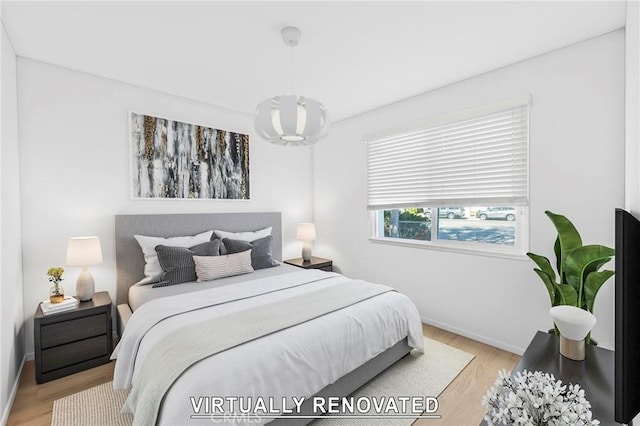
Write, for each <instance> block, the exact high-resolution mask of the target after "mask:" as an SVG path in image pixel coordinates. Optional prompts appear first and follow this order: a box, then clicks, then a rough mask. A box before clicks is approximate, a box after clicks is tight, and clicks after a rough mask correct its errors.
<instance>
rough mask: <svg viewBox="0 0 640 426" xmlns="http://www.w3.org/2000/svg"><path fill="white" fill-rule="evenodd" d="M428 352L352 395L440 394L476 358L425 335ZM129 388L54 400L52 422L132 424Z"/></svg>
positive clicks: (401, 424)
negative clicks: (128, 411) (125, 406)
mask: <svg viewBox="0 0 640 426" xmlns="http://www.w3.org/2000/svg"><path fill="white" fill-rule="evenodd" d="M424 340H425V354H424V355H418V356H414V355H413V354H412V355H410V356H407V357H404V358H403V359H401V360H400V361H399V362H397V363H396V364H394V365H393V366H391V367H390V368H389V369H387V370H386V371H385V372H383V373H382V374H380V375H379V376H378V377H376V378H375V379H373V380H372V381H370V382H369V383H367V384H366V385H364V386H363V387H362V388H360V389H358V390H357V391H356V392H355V393H354V394H353V396H354V397H355V398H358V397H360V396H368V397H375V396H377V397H384V396H434V397H435V396H438V395H440V394H441V393H442V391H444V390H445V388H446V387H447V386H448V385H449V383H451V382H452V381H453V380H454V379H455V378H456V376H458V374H460V372H461V371H462V370H464V368H465V367H466V366H467V364H468V363H469V362H470V361H471V360H472V359H473V355H471V354H468V353H466V352H463V351H461V350H459V349H456V348H452V347H451V346H447V345H445V344H443V343H439V342H436V341H435V340H431V339H427V338H425V339H424ZM127 394H128V391H114V390H113V388H112V386H111V382H109V383H104V384H102V385H99V386H96V387H93V388H91V389H87V390H84V391H82V392H78V393H74V394H73V395H69V396H67V397H64V398H61V399H57V400H55V401H54V402H53V414H52V419H51V424H52V426H129V425H131V423H132V416H131V415H129V414H120V407H121V406H122V404H123V403H124V401H125V399H126V398H127ZM414 420H415V419H405V418H403V419H388V418H387V419H380V420H374V419H334V418H330V417H328V418H324V419H321V420H317V421H315V422H314V423H313V425H314V426H342V425H344V426H359V425H363V426H365V425H366V426H387V425H389V426H396V425H397V426H406V425H411V424H412V423H413V421H414Z"/></svg>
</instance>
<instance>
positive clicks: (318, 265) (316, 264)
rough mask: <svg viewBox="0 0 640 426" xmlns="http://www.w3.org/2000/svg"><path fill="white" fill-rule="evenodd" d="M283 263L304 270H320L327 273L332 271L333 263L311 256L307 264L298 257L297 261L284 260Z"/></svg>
mask: <svg viewBox="0 0 640 426" xmlns="http://www.w3.org/2000/svg"><path fill="white" fill-rule="evenodd" d="M284 263H287V264H289V265H293V266H297V267H298V268H304V269H320V270H322V271H327V272H331V271H333V261H332V260H329V259H323V258H321V257H313V256H311V260H310V261H309V262H305V261H304V260H302V258H301V257H299V258H297V259H288V260H285V261H284Z"/></svg>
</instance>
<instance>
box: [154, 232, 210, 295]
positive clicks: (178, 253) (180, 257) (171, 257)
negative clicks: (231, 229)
mask: <svg viewBox="0 0 640 426" xmlns="http://www.w3.org/2000/svg"><path fill="white" fill-rule="evenodd" d="M156 253H158V261H159V262H160V267H162V270H163V271H164V273H163V274H162V277H161V281H160V282H158V283H155V284H154V285H153V287H154V288H155V287H166V286H168V285H174V284H180V283H186V282H189V281H195V280H196V278H197V277H196V265H195V264H194V263H193V256H194V255H199V256H218V255H219V254H220V240H213V241H208V242H206V243H202V244H198V245H197V246H193V247H190V248H186V247H169V246H163V245H160V246H156Z"/></svg>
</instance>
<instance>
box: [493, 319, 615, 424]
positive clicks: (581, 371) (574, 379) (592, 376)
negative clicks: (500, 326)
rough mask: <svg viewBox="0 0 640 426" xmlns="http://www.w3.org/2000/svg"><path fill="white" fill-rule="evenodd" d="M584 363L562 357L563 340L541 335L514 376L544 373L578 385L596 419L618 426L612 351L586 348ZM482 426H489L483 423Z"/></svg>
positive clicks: (566, 382) (590, 346) (517, 367)
mask: <svg viewBox="0 0 640 426" xmlns="http://www.w3.org/2000/svg"><path fill="white" fill-rule="evenodd" d="M585 353H586V355H585V360H584V361H573V360H570V359H567V358H565V357H563V356H562V355H560V338H559V337H558V336H554V335H552V334H548V333H544V332H542V331H538V332H537V333H536V335H535V336H534V338H533V340H532V341H531V343H530V344H529V347H528V348H527V350H526V351H525V353H524V354H523V355H522V358H521V359H520V362H519V363H518V365H516V367H515V369H514V370H513V371H514V372H516V371H522V370H528V371H537V370H539V371H542V372H545V373H551V374H553V375H554V376H555V378H556V380H562V383H563V384H569V383H577V384H579V385H580V387H582V388H583V389H584V391H585V397H586V398H587V400H588V401H589V402H591V412H592V413H593V418H595V419H598V420H600V424H601V425H602V426H606V425H617V424H618V423H616V422H615V421H614V420H613V419H614V416H613V409H614V405H613V404H614V363H615V360H614V356H613V351H610V350H607V349H603V348H599V347H597V346H593V345H587V347H586V350H585ZM482 424H483V425H485V424H486V423H485V422H484V421H483V422H482Z"/></svg>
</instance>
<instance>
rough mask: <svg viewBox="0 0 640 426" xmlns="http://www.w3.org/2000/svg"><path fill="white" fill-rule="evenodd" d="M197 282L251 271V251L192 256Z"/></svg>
mask: <svg viewBox="0 0 640 426" xmlns="http://www.w3.org/2000/svg"><path fill="white" fill-rule="evenodd" d="M193 262H194V263H195V265H196V275H197V276H198V282H200V281H211V280H216V279H218V278H224V277H232V276H234V275H240V274H248V273H250V272H253V268H252V267H251V251H250V250H249V251H243V252H241V253H234V254H227V255H224V256H193Z"/></svg>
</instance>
